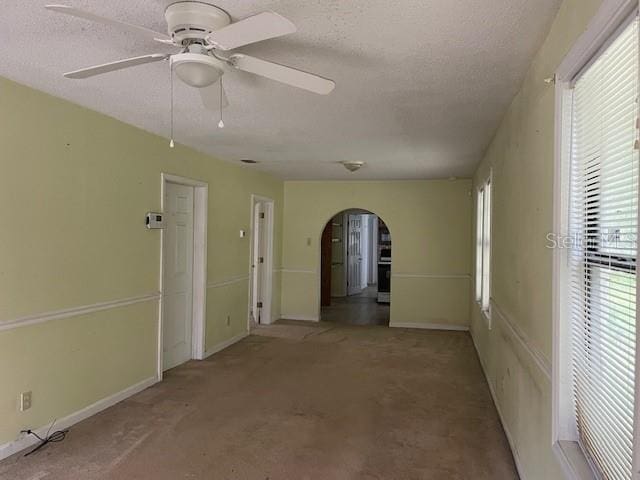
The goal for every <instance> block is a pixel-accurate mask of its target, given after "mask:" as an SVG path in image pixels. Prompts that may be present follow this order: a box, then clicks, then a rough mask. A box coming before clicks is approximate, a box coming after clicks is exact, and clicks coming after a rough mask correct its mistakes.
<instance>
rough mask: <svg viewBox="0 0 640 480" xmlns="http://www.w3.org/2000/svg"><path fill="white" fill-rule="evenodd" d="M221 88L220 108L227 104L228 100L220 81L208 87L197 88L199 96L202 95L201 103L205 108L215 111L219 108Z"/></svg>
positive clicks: (225, 106)
mask: <svg viewBox="0 0 640 480" xmlns="http://www.w3.org/2000/svg"><path fill="white" fill-rule="evenodd" d="M221 88H222V108H227V107H228V106H229V100H228V99H227V93H226V92H225V91H224V87H223V86H222V83H220V81H218V85H217V86H216V85H210V86H208V87H204V88H199V89H198V90H200V96H201V97H202V103H203V104H204V106H205V108H206V109H207V110H211V111H213V112H217V111H219V110H220V89H221Z"/></svg>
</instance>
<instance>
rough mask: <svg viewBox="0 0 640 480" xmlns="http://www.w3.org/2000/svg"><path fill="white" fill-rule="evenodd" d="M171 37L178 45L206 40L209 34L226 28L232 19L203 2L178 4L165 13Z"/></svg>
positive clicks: (170, 6) (218, 9)
mask: <svg viewBox="0 0 640 480" xmlns="http://www.w3.org/2000/svg"><path fill="white" fill-rule="evenodd" d="M164 16H165V19H166V20H167V25H168V27H169V35H170V36H171V38H173V40H174V41H175V42H176V43H180V44H185V43H189V41H191V40H204V37H206V36H207V35H208V34H209V33H211V32H215V31H216V30H219V29H221V28H222V27H226V26H227V25H229V24H230V23H231V17H230V16H229V14H228V13H227V12H225V11H224V10H222V9H221V8H218V7H214V6H213V5H208V4H206V3H201V2H176V3H172V4H171V5H169V6H168V7H167V9H166V10H165V12H164Z"/></svg>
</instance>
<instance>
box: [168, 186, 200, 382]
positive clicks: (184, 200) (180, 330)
mask: <svg viewBox="0 0 640 480" xmlns="http://www.w3.org/2000/svg"><path fill="white" fill-rule="evenodd" d="M193 193H194V191H193V187H189V186H186V185H178V184H175V183H167V184H166V188H165V198H164V204H165V222H166V225H165V231H164V237H163V258H164V265H163V275H164V278H163V310H162V311H163V315H162V343H163V369H164V370H167V369H168V368H172V367H175V366H176V365H180V364H181V363H184V362H186V361H187V360H189V359H191V354H192V352H191V349H192V339H191V331H192V328H193V318H192V317H193V312H192V310H193Z"/></svg>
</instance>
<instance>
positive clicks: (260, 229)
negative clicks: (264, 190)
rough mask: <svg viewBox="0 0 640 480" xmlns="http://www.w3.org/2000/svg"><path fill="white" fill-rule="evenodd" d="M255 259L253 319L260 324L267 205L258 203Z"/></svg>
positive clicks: (255, 227)
mask: <svg viewBox="0 0 640 480" xmlns="http://www.w3.org/2000/svg"><path fill="white" fill-rule="evenodd" d="M253 212H254V213H253V258H252V264H251V271H252V275H253V279H252V288H251V292H252V295H251V297H252V298H251V319H252V321H253V322H254V323H256V324H260V323H261V319H262V306H263V304H264V300H263V298H262V297H263V293H264V292H263V291H264V279H263V276H264V265H265V263H264V261H265V239H266V232H265V230H266V229H265V205H264V203H256V204H255V208H254V211H253Z"/></svg>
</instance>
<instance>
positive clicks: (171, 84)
mask: <svg viewBox="0 0 640 480" xmlns="http://www.w3.org/2000/svg"><path fill="white" fill-rule="evenodd" d="M169 89H170V90H171V92H170V94H169V98H170V101H171V107H170V109H169V111H170V116H171V118H170V120H169V122H170V128H171V140H170V141H169V148H173V147H174V146H175V144H174V143H173V64H172V62H171V59H169Z"/></svg>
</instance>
